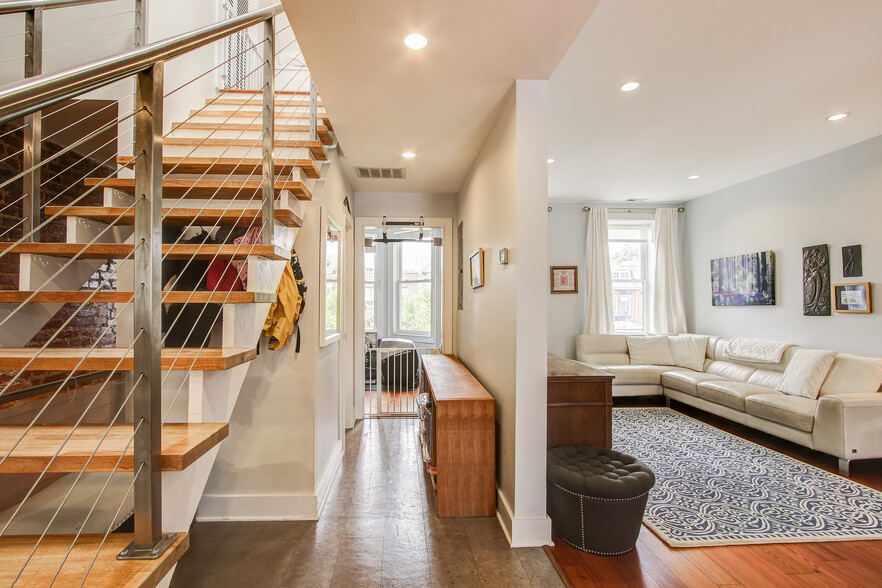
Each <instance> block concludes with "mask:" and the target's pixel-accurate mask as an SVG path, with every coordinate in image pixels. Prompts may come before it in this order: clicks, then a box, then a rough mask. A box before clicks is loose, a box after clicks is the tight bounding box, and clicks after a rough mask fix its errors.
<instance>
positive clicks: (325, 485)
mask: <svg viewBox="0 0 882 588" xmlns="http://www.w3.org/2000/svg"><path fill="white" fill-rule="evenodd" d="M341 463H343V440H342V439H338V440H337V443H336V444H335V445H334V449H333V451H331V459H329V460H328V466H327V467H326V468H325V472H324V473H323V474H322V478H321V480H319V483H318V486H316V489H315V496H316V503H317V504H318V509H317V511H316V514H317V515H321V514H322V510H324V508H325V502H327V500H328V492H330V491H331V482H333V481H334V478H335V477H336V475H337V471H338V470H339V469H340V464H341Z"/></svg>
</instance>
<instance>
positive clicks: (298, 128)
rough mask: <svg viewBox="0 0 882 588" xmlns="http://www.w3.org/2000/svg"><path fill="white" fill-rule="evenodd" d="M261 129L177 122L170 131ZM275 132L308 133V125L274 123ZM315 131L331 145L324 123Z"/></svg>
mask: <svg viewBox="0 0 882 588" xmlns="http://www.w3.org/2000/svg"><path fill="white" fill-rule="evenodd" d="M178 130H182V131H186V130H190V131H263V125H259V124H253V125H252V124H243V123H225V124H223V125H221V126H218V125H217V124H216V123H201V122H179V123H173V124H172V131H178ZM275 130H276V132H277V133H308V132H309V125H275ZM315 130H316V133H317V134H318V137H319V140H320V141H321V142H322V144H323V145H333V144H334V138H333V137H331V132H330V131H329V130H328V127H326V126H325V125H316V127H315Z"/></svg>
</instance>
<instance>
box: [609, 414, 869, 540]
mask: <svg viewBox="0 0 882 588" xmlns="http://www.w3.org/2000/svg"><path fill="white" fill-rule="evenodd" d="M613 448H614V449H616V450H618V451H622V452H624V453H627V454H628V455H633V456H634V457H636V458H637V459H640V460H641V461H643V462H644V463H646V464H647V465H648V466H649V467H650V468H652V470H653V472H654V473H655V476H656V483H655V487H653V489H652V490H651V491H650V493H649V504H648V505H647V507H646V515H645V516H644V519H643V522H644V523H645V524H646V525H647V526H648V527H649V528H650V529H652V530H653V531H654V532H655V534H656V535H658V536H659V537H660V538H661V539H662V540H663V541H664V542H665V543H667V544H668V545H670V546H671V547H698V546H710V545H747V544H754V543H799V542H806V541H847V540H862V539H882V492H877V491H876V490H873V489H872V488H868V487H866V486H863V485H861V484H857V483H855V482H852V481H850V480H848V479H846V478H843V477H841V476H837V475H835V474H831V473H829V472H825V471H824V470H821V469H818V468H816V467H814V466H810V465H807V464H805V463H802V462H800V461H797V460H795V459H792V458H790V457H787V456H786V455H782V454H780V453H778V452H776V451H772V450H771V449H767V448H765V447H762V446H761V445H757V444H755V443H751V442H750V441H746V440H744V439H741V438H740V437H736V436H734V435H730V434H729V433H726V432H725V431H721V430H720V429H717V428H715V427H712V426H710V425H706V424H704V423H702V422H700V421H697V420H695V419H692V418H690V417H687V416H685V415H682V414H680V413H678V412H676V411H673V410H671V409H668V408H614V409H613Z"/></svg>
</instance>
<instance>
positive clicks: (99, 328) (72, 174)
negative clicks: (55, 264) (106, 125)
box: [0, 121, 116, 390]
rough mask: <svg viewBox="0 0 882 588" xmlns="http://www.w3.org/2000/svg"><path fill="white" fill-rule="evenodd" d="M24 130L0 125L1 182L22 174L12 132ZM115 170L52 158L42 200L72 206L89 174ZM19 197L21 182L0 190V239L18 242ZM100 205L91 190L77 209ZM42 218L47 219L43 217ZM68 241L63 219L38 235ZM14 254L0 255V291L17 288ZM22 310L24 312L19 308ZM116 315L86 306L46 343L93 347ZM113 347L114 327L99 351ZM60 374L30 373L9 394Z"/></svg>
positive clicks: (55, 148)
mask: <svg viewBox="0 0 882 588" xmlns="http://www.w3.org/2000/svg"><path fill="white" fill-rule="evenodd" d="M20 126H22V122H21V121H18V122H16V123H7V124H5V125H0V184H2V183H5V182H6V181H7V180H8V179H9V178H12V177H14V176H15V175H17V174H19V173H21V171H22V157H21V154H20V153H19V152H20V151H21V149H22V144H23V140H24V139H23V133H22V131H21V130H16V129H17V128H18V127H20ZM42 149H43V159H44V160H46V159H47V158H49V157H50V156H51V155H53V154H55V153H58V152H59V151H60V150H61V149H62V147H61V146H59V145H54V144H52V143H49V142H44V143H43V147H42ZM113 171H114V170H113V168H109V167H107V166H102V165H101V164H99V163H98V162H95V161H92V160H91V159H87V158H83V157H82V156H81V155H79V154H77V153H74V152H68V153H65V154H64V155H61V156H60V157H58V158H57V159H56V160H54V161H51V162H49V163H47V164H45V165H44V166H43V170H42V181H43V182H44V184H43V187H42V202H43V205H44V206H45V205H46V203H49V202H50V201H51V204H52V205H64V204H70V203H71V202H73V201H74V200H75V199H76V198H78V197H79V196H81V195H83V193H84V192H86V190H87V188H86V187H85V186H84V185H83V179H84V178H85V177H87V176H99V177H107V176H109V175H110V174H112V173H113ZM21 194H22V182H21V180H17V181H15V182H12V183H11V184H10V185H9V186H6V187H3V188H0V241H5V242H9V241H15V240H18V239H20V238H21V236H22V232H21V227H20V226H16V225H17V224H18V223H19V222H20V220H21V202H20V201H18V202H16V200H18V199H19V198H20V197H21ZM102 202H103V198H102V194H101V190H100V189H99V190H95V191H94V192H92V193H91V194H89V195H88V196H86V197H85V198H83V199H82V200H80V201H79V202H77V204H78V205H83V206H87V205H92V206H95V205H98V206H100V205H101V204H102ZM42 220H45V216H44V217H43V219H41V222H42ZM65 238H66V224H65V222H64V221H63V220H61V219H57V220H55V221H52V222H51V223H50V224H49V225H48V226H46V227H44V228H43V229H42V231H41V235H40V240H41V241H43V242H61V243H63V242H64V241H65ZM17 257H18V256H3V257H0V289H4V290H17V289H18V270H19V260H18V259H17ZM115 270H116V263H115V262H113V261H111V260H108V262H107V263H105V264H104V265H102V266H101V267H100V268H99V269H98V271H97V272H96V273H95V274H94V275H93V276H92V277H90V278H89V281H88V282H87V283H86V284H83V287H82V289H86V290H92V289H95V288H96V287H97V286H98V285H99V284H100V283H101V282H102V281H103V280H104V279H105V278H107V276H108V275H110V274H111V273H112V272H114V271H115ZM103 289H108V290H115V289H116V279H115V278H112V279H111V280H109V282H108V284H106V285H105V286H104V288H103ZM77 308H79V305H77V304H65V305H64V306H63V307H62V308H61V310H59V311H58V312H57V313H56V314H55V316H53V317H52V319H51V320H50V321H49V322H48V323H46V325H45V326H44V327H43V329H42V330H41V331H39V332H38V333H37V334H36V335H35V336H34V338H33V339H31V341H30V342H28V344H27V347H42V346H43V345H44V344H45V343H46V342H47V341H48V340H49V339H50V338H51V337H52V335H53V333H55V332H56V331H57V330H58V328H59V327H60V326H61V325H62V324H64V322H65V321H66V320H67V319H69V318H70V317H71V316H72V315H73V314H74V313H75V312H76V310H77ZM20 312H27V311H26V310H22V311H20ZM115 317H116V305H114V304H86V305H83V307H82V309H81V310H80V311H79V312H78V313H77V315H76V316H75V317H74V318H73V319H72V320H71V322H70V323H69V324H68V325H67V326H66V327H65V328H64V329H63V330H62V331H61V332H60V333H59V334H58V336H57V337H56V338H55V339H54V340H53V341H52V343H50V345H49V346H50V347H88V346H91V345H92V344H93V343H94V342H95V341H96V340H97V339H98V337H99V336H100V335H101V333H102V332H103V331H104V329H105V328H106V327H107V326H108V325H109V324H110V323H111V321H112V320H113V319H114V318H115ZM115 344H116V328H115V327H112V328H111V329H109V330H108V332H107V334H106V335H105V336H104V337H103V338H102V339H101V341H100V342H99V346H100V347H113V346H114V345H115ZM63 375H64V374H63V373H61V372H28V373H26V374H23V375H22V377H20V378H19V379H18V380H17V381H16V382H15V384H13V386H12V387H11V388H10V390H17V389H21V388H26V387H28V386H33V385H36V384H41V383H44V382H48V381H52V380H57V379H59V378H60V377H63ZM11 378H12V375H11V374H10V373H9V372H0V390H2V388H3V387H5V385H6V383H8V382H9V380H10V379H11Z"/></svg>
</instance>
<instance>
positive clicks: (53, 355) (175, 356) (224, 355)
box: [0, 347, 257, 372]
mask: <svg viewBox="0 0 882 588" xmlns="http://www.w3.org/2000/svg"><path fill="white" fill-rule="evenodd" d="M38 353H39V356H37V359H35V360H34V362H33V363H32V364H30V365H29V366H28V370H31V371H47V370H48V371H64V370H67V371H69V370H73V369H76V370H79V371H84V372H86V371H91V370H95V371H98V370H112V369H118V370H120V371H131V370H132V369H133V366H134V353H133V352H132V350H130V349H127V348H124V347H96V348H95V349H92V350H91V351H90V350H89V349H88V348H64V349H62V348H52V349H44V350H43V351H42V352H40V349H39V348H37V347H0V370H16V371H18V370H20V369H22V368H24V367H25V365H27V363H28V362H29V361H30V360H31V359H33V358H34V356H36V355H37V354H38ZM87 353H88V356H86V359H83V356H85V355H86V354H87ZM255 357H257V354H256V352H255V350H254V348H253V347H249V348H242V347H203V348H202V349H198V348H195V347H184V348H182V349H178V348H172V347H166V348H164V349H163V350H162V369H163V370H174V371H182V370H183V371H187V370H191V369H192V370H196V371H206V372H207V371H220V370H228V369H230V368H234V367H236V366H237V365H241V364H243V363H246V362H249V361H251V360H252V359H254V358H255ZM120 359H122V363H120ZM81 360H82V363H80V361H81ZM117 364H119V368H117Z"/></svg>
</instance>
